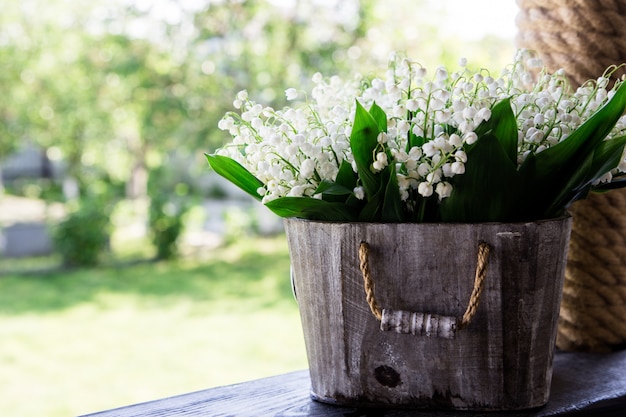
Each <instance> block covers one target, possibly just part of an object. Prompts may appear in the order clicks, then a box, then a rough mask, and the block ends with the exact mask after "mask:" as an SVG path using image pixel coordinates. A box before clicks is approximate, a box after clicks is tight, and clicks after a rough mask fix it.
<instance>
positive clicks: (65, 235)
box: [0, 0, 517, 417]
mask: <svg viewBox="0 0 626 417" xmlns="http://www.w3.org/2000/svg"><path fill="white" fill-rule="evenodd" d="M0 9H1V10H2V13H0V68H1V71H0V94H1V95H0V174H1V175H0V370H1V372H0V414H2V415H11V416H15V417H20V416H33V415H38V416H51V417H55V416H68V415H78V414H84V413H89V412H95V411H99V410H103V409H109V408H114V407H118V406H123V405H127V404H130V403H136V402H141V401H147V400H150V399H155V398H159V397H164V396H170V395H175V394H180V393H184V392H189V391H194V390H199V389H204V388H209V387H212V386H217V385H223V384H229V383H234V382H239V381H244V380H249V379H252V378H258V377H263V376H269V375H273V374H277V373H282V372H287V371H290V370H296V369H303V368H305V367H306V366H307V365H306V358H305V352H304V345H303V341H302V334H301V329H300V324H299V317H298V314H297V304H296V302H295V300H294V299H293V296H292V294H291V288H290V284H289V255H288V252H287V246H286V242H285V238H284V235H283V232H282V227H281V223H280V221H279V220H278V219H276V218H274V217H273V216H272V215H271V214H269V213H268V212H267V211H266V210H264V209H263V207H257V206H255V205H254V204H252V202H251V201H250V200H249V199H247V198H246V197H245V196H243V195H242V194H241V193H238V192H237V190H233V188H232V187H231V186H230V185H229V184H226V183H225V182H224V181H221V180H220V179H219V178H216V177H215V175H214V174H213V173H211V172H210V170H209V168H208V165H207V164H206V161H205V160H204V157H203V154H204V153H205V152H212V151H213V150H215V149H216V148H217V147H219V146H220V145H222V144H224V143H225V142H226V141H228V140H229V138H228V137H227V136H225V133H224V132H222V131H220V130H219V129H217V123H218V121H219V119H220V118H221V117H222V115H223V114H224V113H225V112H227V111H229V110H232V100H233V98H234V97H235V94H236V93H237V92H238V91H239V90H241V89H247V90H248V93H249V95H250V97H251V98H253V99H254V100H256V101H259V102H262V103H264V104H268V105H272V106H274V107H281V106H283V105H285V104H286V102H285V96H284V90H285V89H287V88H289V87H297V88H298V89H304V90H307V89H308V88H309V87H310V80H311V76H312V75H313V74H314V73H315V72H318V71H320V72H322V73H323V74H325V75H333V74H339V75H347V74H351V73H354V72H359V73H362V74H365V75H371V74H377V73H381V71H384V70H385V68H386V61H387V57H388V56H389V54H390V53H391V52H392V51H400V52H405V53H406V54H407V55H408V56H409V57H411V58H412V59H415V60H417V61H419V62H420V63H422V64H423V65H425V66H427V67H429V68H432V69H434V68H435V67H436V66H438V65H440V64H444V65H449V66H455V65H456V62H457V61H458V59H459V58H460V57H466V58H467V59H468V66H470V67H474V68H475V67H485V68H489V69H492V70H495V71H496V72H497V71H498V70H499V69H501V68H503V66H504V65H506V63H508V62H509V61H510V60H511V58H512V56H513V51H514V41H513V38H514V35H515V33H514V30H515V21H514V19H515V13H516V11H517V10H516V6H515V2H514V0H506V1H499V0H440V1H434V0H387V1H384V2H383V1H374V0H360V1H359V0H343V1H340V0H215V1H212V0H179V1H175V0H106V1H105V0H93V1H90V2H76V1H71V0H47V1H43V0H21V1H19V2H16V1H11V0H0Z"/></svg>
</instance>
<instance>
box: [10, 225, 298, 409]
mask: <svg viewBox="0 0 626 417" xmlns="http://www.w3.org/2000/svg"><path fill="white" fill-rule="evenodd" d="M205 255H206V257H205V258H204V259H203V260H202V261H199V260H191V259H184V260H180V261H177V262H169V263H148V262H143V263H135V264H132V265H130V266H125V267H117V268H116V267H107V268H99V269H91V270H88V269H83V270H71V271H70V270H68V271H63V270H52V271H51V272H49V273H46V274H20V273H14V274H6V273H5V274H4V276H2V277H0V341H1V342H0V369H2V372H0V415H10V416H13V417H22V416H23V417H25V416H48V417H56V416H71V415H79V414H85V413H91V412H95V411H100V410H104V409H110V408H115V407H120V406H123V405H128V404H132V403H137V402H142V401H148V400H152V399H157V398H162V397H165V396H171V395H176V394H181V393H185V392H190V391H196V390H200V389H205V388H209V387H212V386H217V385H224V384H230V383H235V382H240V381H244V380H249V379H254V378H259V377H263V376H269V375H274V374H278V373H282V372H287V371H290V370H296V369H303V368H305V367H306V366H307V365H306V359H305V350H304V344H303V340H302V331H301V327H300V321H299V317H298V313H297V305H296V302H295V301H294V299H293V296H292V293H291V287H290V283H289V255H288V251H287V245H286V242H285V239H284V236H279V237H274V238H264V239H257V238H255V239H245V240H243V239H242V240H240V241H239V242H237V243H235V244H232V245H229V246H226V247H219V248H216V249H212V250H211V251H210V253H207V254H205ZM5 270H6V268H5Z"/></svg>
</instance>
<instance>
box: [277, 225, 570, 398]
mask: <svg viewBox="0 0 626 417" xmlns="http://www.w3.org/2000/svg"><path fill="white" fill-rule="evenodd" d="M285 228H286V232H287V239H288V244H289V249H290V253H291V262H292V274H293V280H294V286H295V292H296V297H297V299H298V304H299V307H300V314H301V318H302V324H303V330H304V337H305V344H306V349H307V356H308V361H309V367H310V373H311V384H312V397H313V398H314V399H316V400H319V401H322V402H327V403H334V404H342V405H351V406H377V407H409V408H437V409H463V410H514V409H526V408H533V407H538V406H541V405H544V404H545V403H546V402H547V401H548V396H549V391H550V382H551V378H552V359H553V354H554V345H555V338H556V329H557V320H558V316H559V304H560V301H561V291H562V286H563V274H564V268H565V263H566V254H567V247H568V241H569V235H570V229H571V219H570V218H569V217H566V218H560V219H555V220H546V221H539V222H530V223H511V224H502V223H483V224H451V223H447V224H443V223H442V224H380V223H327V222H316V221H307V220H299V219H286V220H285ZM364 276H365V277H366V278H368V279H367V280H365V281H364ZM366 286H368V290H369V293H368V294H367V295H366V290H365V287H366ZM377 313H378V314H377ZM377 316H378V317H380V319H382V321H381V320H380V319H379V318H378V317H377ZM381 316H382V317H381ZM468 318H469V320H467V319H468ZM383 329H384V330H383Z"/></svg>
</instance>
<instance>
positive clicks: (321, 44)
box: [0, 0, 508, 197]
mask: <svg viewBox="0 0 626 417" xmlns="http://www.w3.org/2000/svg"><path fill="white" fill-rule="evenodd" d="M0 1H1V0H0ZM382 3H385V4H387V3H389V8H390V9H391V10H395V11H396V12H395V13H397V10H402V13H400V16H396V17H395V19H396V20H395V21H394V18H393V16H388V15H386V14H385V10H383V9H381V7H382V6H381V4H382ZM425 4H426V2H425V0H411V1H409V0H390V1H389V2H375V1H374V0H360V1H359V0H343V1H340V0H337V1H334V2H333V1H320V0H289V1H287V0H285V1H281V0H195V1H194V0H186V1H175V0H158V1H142V0H94V1H90V2H76V1H73V0H21V1H19V2H12V1H7V0H4V1H2V13H1V14H0V66H1V68H2V71H0V91H1V92H2V98H0V163H1V162H2V160H3V159H4V157H5V156H6V155H7V154H8V153H10V152H12V151H14V150H16V149H18V148H19V147H20V146H22V145H23V144H25V143H31V144H34V145H37V146H41V147H43V148H45V149H48V150H49V154H50V155H51V156H52V157H53V158H62V159H63V161H64V162H65V164H66V166H67V173H68V175H70V176H71V177H73V178H75V179H76V180H77V182H78V185H79V189H80V190H81V191H82V192H84V191H85V190H86V189H87V188H90V187H93V186H94V184H99V185H100V186H102V188H109V189H113V190H117V193H118V196H119V197H121V196H122V194H126V195H129V196H131V197H132V196H144V195H146V193H147V184H148V178H149V176H150V175H151V172H152V171H155V170H156V169H157V168H158V167H159V166H160V165H162V164H175V163H178V164H179V165H180V166H179V168H180V169H178V170H177V169H175V168H176V167H171V168H172V172H174V173H177V174H176V175H178V176H180V178H179V180H180V181H183V182H187V183H188V185H189V187H190V188H189V189H190V192H192V193H193V192H194V191H197V190H194V184H193V181H192V180H191V179H192V178H194V177H195V176H197V175H198V174H199V173H202V172H206V170H207V167H206V164H205V162H204V161H203V159H202V153H203V152H210V151H212V150H213V149H214V148H216V147H217V146H219V145H220V144H222V143H223V141H224V140H225V139H226V138H225V136H224V134H223V132H221V131H219V130H218V129H217V128H216V126H217V122H218V121H219V119H220V118H221V117H222V115H223V114H224V113H225V112H226V111H228V110H231V108H232V104H231V103H232V99H233V97H234V96H235V94H236V92H237V91H239V90H241V89H244V88H245V89H247V90H248V92H249V94H250V96H251V97H253V98H255V99H257V100H260V101H263V102H264V103H268V104H271V105H274V106H278V107H280V106H282V105H283V104H284V103H285V101H284V100H285V99H284V94H283V92H284V90H285V88H288V87H302V88H303V89H306V88H308V85H307V83H308V82H309V81H310V77H311V75H312V74H313V73H315V72H317V71H320V72H322V73H325V74H335V73H339V74H342V73H345V72H346V71H349V70H350V71H355V67H357V66H358V68H356V70H358V71H360V72H364V73H366V74H367V73H368V68H372V66H371V65H372V64H374V65H377V66H378V67H380V64H381V61H383V67H382V68H384V60H385V59H386V57H387V54H388V51H389V50H392V49H396V50H406V51H407V52H409V53H410V55H411V56H416V57H418V56H421V55H420V54H424V55H425V56H429V57H430V56H435V58H444V59H445V60H447V62H443V63H448V62H449V56H448V55H451V54H452V53H454V52H455V51H457V50H459V48H462V46H455V47H447V46H446V45H442V44H439V43H437V42H433V39H435V38H436V36H437V31H436V27H435V25H434V22H432V21H431V20H432V19H431V18H430V17H429V15H428V13H425V12H423V10H422V9H421V7H422V6H423V5H425ZM424 10H425V9H424ZM407 15H410V16H411V18H408V20H407ZM398 17H399V18H400V19H402V20H403V21H411V24H410V25H406V24H398V21H397V18H398ZM402 29H404V30H405V31H404V32H401V30H402ZM490 44H491V45H498V40H495V41H492V42H491V43H490ZM448 46H449V45H448ZM416 49H417V53H415V52H416V51H415V50H416ZM492 49H493V50H498V48H492ZM458 56H459V55H456V56H455V57H454V59H455V60H456V58H458ZM507 58H508V56H507ZM177 161H178V162H177ZM180 161H182V162H180ZM155 175H156V174H155ZM173 175H174V174H173Z"/></svg>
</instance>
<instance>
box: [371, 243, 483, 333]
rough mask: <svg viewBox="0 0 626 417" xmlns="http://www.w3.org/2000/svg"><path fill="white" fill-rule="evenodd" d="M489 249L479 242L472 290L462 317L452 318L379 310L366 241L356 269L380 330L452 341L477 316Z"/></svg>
mask: <svg viewBox="0 0 626 417" xmlns="http://www.w3.org/2000/svg"><path fill="white" fill-rule="evenodd" d="M490 249H491V247H490V246H489V245H488V244H487V243H485V242H480V243H479V245H478V261H477V264H476V274H475V276H474V288H473V290H472V294H471V295H470V299H469V303H468V304H467V308H466V309H465V313H463V315H462V316H461V317H452V316H441V315H437V314H429V313H415V312H410V311H402V310H391V309H386V308H380V306H379V305H378V302H377V301H376V298H375V297H374V280H373V279H372V276H371V272H370V267H369V250H370V247H369V244H368V243H367V242H365V241H363V242H361V244H360V245H359V261H360V263H359V267H360V269H361V273H362V274H363V283H364V286H365V299H366V300H367V304H368V305H369V307H370V309H371V310H372V314H373V315H374V316H375V317H376V319H378V320H380V329H381V330H384V331H394V332H396V333H412V334H420V335H424V336H437V337H443V338H446V339H453V338H454V337H455V335H456V331H457V330H461V329H464V328H466V327H467V326H468V325H469V324H470V323H471V321H472V319H473V318H474V316H475V315H476V311H477V310H478V304H479V302H480V296H481V294H482V292H483V286H484V282H485V277H486V276H487V265H488V263H489V251H490Z"/></svg>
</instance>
